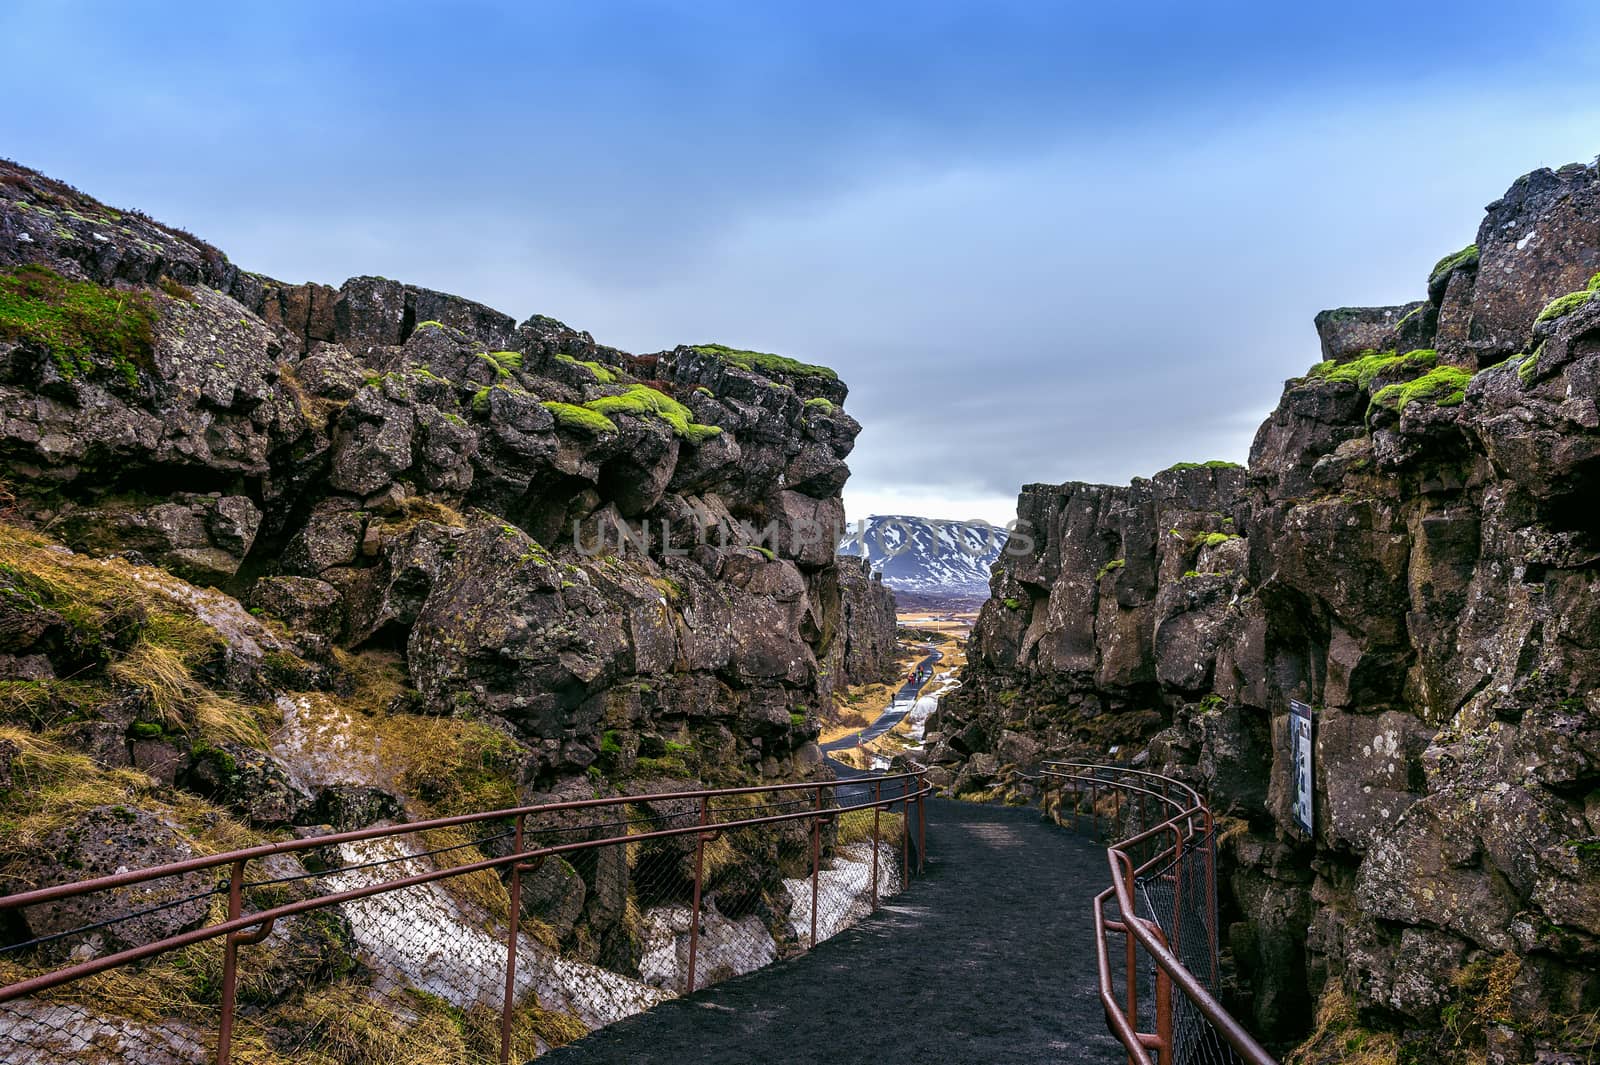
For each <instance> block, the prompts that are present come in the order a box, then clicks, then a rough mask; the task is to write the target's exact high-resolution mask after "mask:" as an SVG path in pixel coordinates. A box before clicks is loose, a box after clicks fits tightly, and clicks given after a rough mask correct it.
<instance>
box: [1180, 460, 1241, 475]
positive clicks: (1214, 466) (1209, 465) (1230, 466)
mask: <svg viewBox="0 0 1600 1065" xmlns="http://www.w3.org/2000/svg"><path fill="white" fill-rule="evenodd" d="M1242 469H1244V467H1243V466H1242V465H1240V464H1239V463H1237V462H1229V461H1227V460H1226V459H1209V460H1207V461H1205V462H1174V463H1173V464H1172V465H1171V466H1168V467H1167V468H1166V469H1164V470H1162V471H1161V472H1162V473H1180V472H1182V471H1183V470H1242Z"/></svg>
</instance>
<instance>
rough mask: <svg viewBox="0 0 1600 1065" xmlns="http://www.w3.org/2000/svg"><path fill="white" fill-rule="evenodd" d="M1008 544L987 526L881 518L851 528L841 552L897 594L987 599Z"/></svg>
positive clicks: (999, 531) (999, 532) (1003, 534)
mask: <svg viewBox="0 0 1600 1065" xmlns="http://www.w3.org/2000/svg"><path fill="white" fill-rule="evenodd" d="M1005 544H1006V530H1005V529H1003V528H1000V527H998V526H994V525H990V524H988V523H986V522H981V521H946V520H942V519H937V518H917V517H911V516H909V515H903V514H887V515H882V514H875V515H873V516H872V517H870V518H867V519H866V520H865V521H859V522H852V523H851V524H850V526H849V527H848V528H847V529H846V530H845V536H844V538H843V539H842V540H840V541H839V553H840V554H841V555H858V556H862V557H864V558H866V559H867V561H868V562H869V563H870V564H871V565H872V567H873V568H874V569H876V570H879V571H881V572H882V573H883V583H884V584H887V585H888V586H889V587H891V588H894V589H896V590H900V591H907V592H918V593H922V594H927V595H946V596H978V597H980V598H986V597H987V596H988V594H989V568H990V567H991V566H993V565H994V560H995V559H996V558H998V557H999V555H1000V551H1001V550H1002V549H1003V548H1004V547H1005Z"/></svg>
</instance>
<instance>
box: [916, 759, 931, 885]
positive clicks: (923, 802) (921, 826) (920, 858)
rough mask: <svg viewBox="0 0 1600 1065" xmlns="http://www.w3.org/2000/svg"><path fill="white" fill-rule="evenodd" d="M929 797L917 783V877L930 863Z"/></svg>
mask: <svg viewBox="0 0 1600 1065" xmlns="http://www.w3.org/2000/svg"><path fill="white" fill-rule="evenodd" d="M927 802H928V795H927V793H926V792H925V791H924V790H923V788H922V781H921V780H918V781H917V875H918V876H921V875H922V873H923V872H924V871H925V870H926V868H927V863H928V806H927Z"/></svg>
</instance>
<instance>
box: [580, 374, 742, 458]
mask: <svg viewBox="0 0 1600 1065" xmlns="http://www.w3.org/2000/svg"><path fill="white" fill-rule="evenodd" d="M584 406H585V407H586V408H588V409H589V410H591V411H594V412H595V413H597V414H601V415H604V416H606V417H607V418H608V419H609V418H610V417H611V416H612V415H616V414H631V415H633V416H634V417H637V418H645V417H657V418H660V419H661V420H662V421H664V422H666V423H667V424H668V425H670V426H671V427H672V431H673V432H674V433H676V434H677V435H678V436H680V437H682V438H683V439H685V440H687V441H689V442H690V443H691V444H703V443H705V442H706V441H707V440H710V439H711V438H712V437H714V436H720V435H721V434H722V427H721V426H717V425H702V424H700V423H699V422H696V421H694V416H693V414H692V413H691V412H690V410H689V408H688V407H685V406H684V405H683V404H682V403H679V402H678V401H677V400H675V399H673V398H672V397H671V396H669V395H667V394H666V393H664V392H660V391H657V390H656V389H654V388H651V387H650V386H649V385H629V386H628V387H627V390H626V391H624V392H622V393H620V394H618V395H615V396H601V397H600V398H599V399H593V400H590V401H589V402H588V403H585V404H584Z"/></svg>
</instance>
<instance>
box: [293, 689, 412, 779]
mask: <svg viewBox="0 0 1600 1065" xmlns="http://www.w3.org/2000/svg"><path fill="white" fill-rule="evenodd" d="M277 706H278V709H279V711H281V712H282V714H283V727H282V728H279V729H278V730H277V731H275V732H274V733H273V734H272V740H271V744H270V746H271V749H272V753H273V754H275V755H277V756H278V757H279V758H280V759H282V760H283V763H284V767H285V768H286V769H287V770H288V772H289V779H290V780H292V781H294V783H295V784H296V785H298V786H299V787H301V788H304V789H305V790H307V791H309V792H312V793H313V794H315V793H316V792H317V791H320V790H321V789H323V788H326V787H329V786H331V785H334V784H357V785H374V786H381V785H382V782H383V776H384V773H383V766H382V761H381V760H380V759H379V757H378V751H377V749H376V747H375V746H364V745H362V744H361V743H360V742H359V741H358V737H362V736H367V735H369V733H368V731H367V730H366V729H365V728H360V727H358V722H357V721H356V720H355V718H354V717H353V716H352V715H351V713H350V711H348V710H346V709H345V708H344V707H342V706H340V705H339V704H338V703H336V702H335V701H334V700H332V699H329V698H328V697H327V696H325V695H321V694H318V693H315V692H309V693H306V694H302V695H293V696H290V695H280V696H278V701H277Z"/></svg>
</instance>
